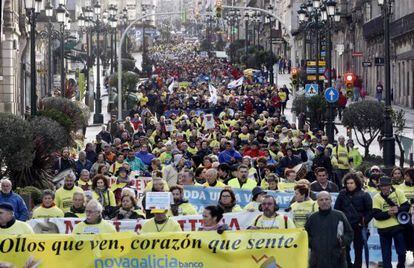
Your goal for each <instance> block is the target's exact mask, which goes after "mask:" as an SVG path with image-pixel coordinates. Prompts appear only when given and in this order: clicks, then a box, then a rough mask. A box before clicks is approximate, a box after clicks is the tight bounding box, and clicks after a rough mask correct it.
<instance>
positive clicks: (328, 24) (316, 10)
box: [297, 0, 341, 143]
mask: <svg viewBox="0 0 414 268" xmlns="http://www.w3.org/2000/svg"><path fill="white" fill-rule="evenodd" d="M336 5H337V2H336V1H335V0H325V1H322V3H321V1H320V0H308V1H307V2H306V3H303V4H302V5H301V6H300V9H299V10H298V11H297V13H298V17H299V21H300V23H301V24H302V25H303V26H304V29H303V34H304V55H305V61H306V32H307V28H308V27H313V28H314V29H315V30H316V39H317V41H316V47H315V48H316V49H315V50H316V81H319V73H320V72H319V58H320V56H321V55H320V52H319V50H320V44H319V31H320V30H324V29H326V35H325V36H326V41H327V55H326V63H327V64H326V67H327V72H326V74H327V80H328V87H332V36H331V35H332V26H333V23H334V22H339V21H340V19H341V17H340V13H339V12H338V10H337V9H336ZM307 18H308V20H309V22H307V23H306V24H305V22H306V21H307ZM305 66H306V64H305ZM328 108H329V109H328V117H327V124H326V133H327V136H328V139H329V142H330V143H333V142H334V115H333V114H334V108H335V107H334V104H331V103H329V104H328Z"/></svg>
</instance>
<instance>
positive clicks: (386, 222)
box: [372, 176, 410, 268]
mask: <svg viewBox="0 0 414 268" xmlns="http://www.w3.org/2000/svg"><path fill="white" fill-rule="evenodd" d="M378 187H379V188H380V190H381V192H379V193H377V194H376V195H375V196H374V198H373V204H372V216H373V217H374V219H375V220H374V226H375V227H377V228H378V234H379V237H380V244H381V253H382V262H383V267H384V268H392V264H391V256H392V241H393V240H394V245H395V250H396V253H397V255H398V264H397V267H405V252H406V250H405V249H406V247H405V244H404V226H403V225H402V224H400V222H399V221H398V214H399V213H401V212H408V211H409V209H410V204H409V203H408V200H407V198H406V197H405V195H404V193H403V192H402V191H401V190H399V189H395V188H394V187H393V186H392V185H391V178H390V177H386V176H383V177H381V178H380V179H379V183H378Z"/></svg>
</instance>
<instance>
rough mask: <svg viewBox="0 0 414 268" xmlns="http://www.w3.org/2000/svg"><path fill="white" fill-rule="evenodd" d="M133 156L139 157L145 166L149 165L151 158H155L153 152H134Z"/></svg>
mask: <svg viewBox="0 0 414 268" xmlns="http://www.w3.org/2000/svg"><path fill="white" fill-rule="evenodd" d="M135 157H138V158H139V159H141V161H142V162H144V164H145V165H147V166H151V160H152V159H154V158H155V156H154V155H153V154H151V153H148V152H145V153H144V152H138V153H136V154H135Z"/></svg>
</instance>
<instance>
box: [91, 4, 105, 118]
mask: <svg viewBox="0 0 414 268" xmlns="http://www.w3.org/2000/svg"><path fill="white" fill-rule="evenodd" d="M93 10H94V13H95V15H96V21H95V23H96V96H95V113H94V115H93V123H94V124H102V123H103V114H102V100H101V81H100V80H101V69H100V67H101V66H100V56H101V55H100V54H101V51H100V46H99V45H100V40H99V32H100V30H101V21H100V17H101V4H100V3H99V2H96V3H95V5H94V6H93Z"/></svg>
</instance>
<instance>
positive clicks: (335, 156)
mask: <svg viewBox="0 0 414 268" xmlns="http://www.w3.org/2000/svg"><path fill="white" fill-rule="evenodd" d="M349 153H350V149H349V147H348V146H347V145H345V137H344V136H339V138H338V144H337V145H336V146H335V147H334V148H333V149H332V165H333V166H334V168H335V172H336V174H337V181H335V183H336V184H337V185H338V186H340V185H341V182H342V178H343V177H344V176H345V175H346V174H347V173H348V172H349V169H350V168H351V161H350V155H349Z"/></svg>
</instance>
